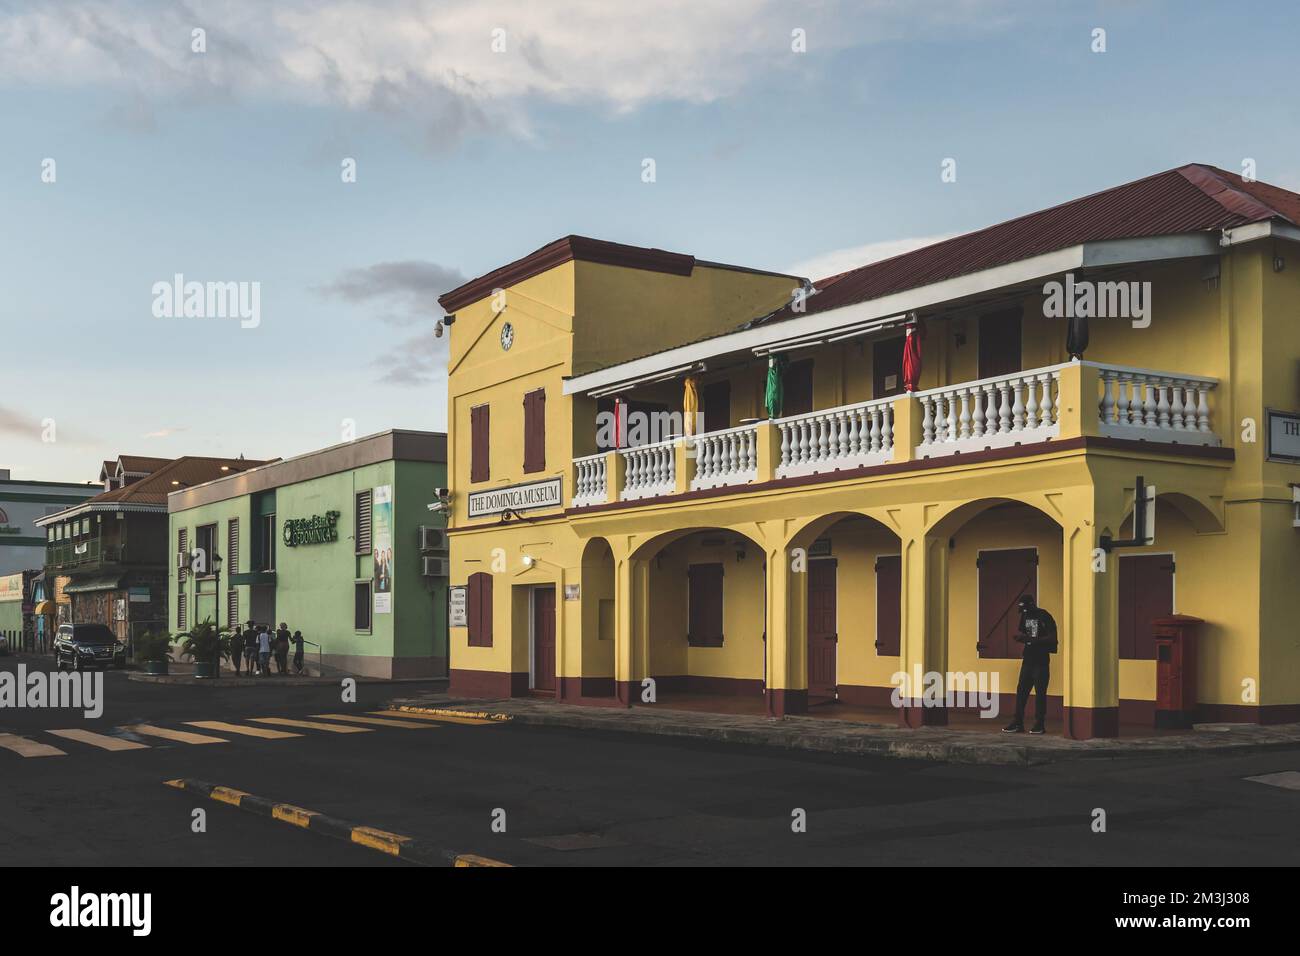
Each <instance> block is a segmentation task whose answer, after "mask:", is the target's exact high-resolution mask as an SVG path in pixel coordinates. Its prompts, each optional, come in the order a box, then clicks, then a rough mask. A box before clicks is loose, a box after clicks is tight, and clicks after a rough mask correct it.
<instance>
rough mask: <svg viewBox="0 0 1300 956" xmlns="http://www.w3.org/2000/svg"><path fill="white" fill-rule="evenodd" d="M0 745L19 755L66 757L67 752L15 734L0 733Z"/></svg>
mask: <svg viewBox="0 0 1300 956" xmlns="http://www.w3.org/2000/svg"><path fill="white" fill-rule="evenodd" d="M0 747H3V748H4V749H5V750H12V751H13V752H14V753H16V754H18V756H20V757H66V756H67V754H66V753H64V752H63V751H62V750H60V749H59V748H58V747H51V746H50V745H49V744H43V743H41V742H39V741H36V740H28V739H27V738H26V737H19V736H18V735H17V734H0Z"/></svg>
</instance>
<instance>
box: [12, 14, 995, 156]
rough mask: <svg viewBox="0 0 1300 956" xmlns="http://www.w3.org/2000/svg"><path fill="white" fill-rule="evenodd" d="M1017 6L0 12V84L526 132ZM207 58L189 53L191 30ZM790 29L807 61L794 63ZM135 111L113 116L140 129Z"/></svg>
mask: <svg viewBox="0 0 1300 956" xmlns="http://www.w3.org/2000/svg"><path fill="white" fill-rule="evenodd" d="M1013 7H1014V0H950V2H948V3H940V4H933V5H928V4H927V5H916V4H907V3H901V2H899V0H855V2H850V0H825V2H822V3H817V4H810V5H807V6H801V7H797V8H794V9H791V6H790V5H789V4H788V3H786V2H784V0H713V2H709V0H658V2H656V3H654V4H640V3H611V2H609V0H551V2H538V0H495V2H493V3H491V4H486V3H482V2H481V0H277V2H276V3H273V4H272V3H267V2H265V0H226V2H223V3H220V4H204V5H197V4H195V5H192V6H189V5H186V4H175V3H170V2H167V3H164V2H161V0H152V2H151V0H67V2H61V3H58V4H52V3H48V2H43V0H27V2H22V0H9V2H4V0H0V85H12V86H40V87H50V86H62V87H80V88H96V89H101V88H108V89H116V90H118V91H120V92H123V93H124V94H126V96H127V97H128V100H129V101H131V100H135V99H136V98H143V99H144V100H154V99H158V100H164V101H168V100H177V99H179V100H182V101H188V100H193V99H196V98H197V99H224V98H229V97H241V96H247V97H254V98H269V99H274V100H280V101H298V102H303V103H309V104H313V105H334V106H341V107H343V108H346V109H350V110H367V111H374V112H379V113H385V114H391V115H397V116H400V117H402V118H403V119H404V120H405V119H409V120H411V121H413V122H414V124H415V125H416V126H417V127H418V128H419V129H421V130H422V131H423V132H424V134H425V136H426V137H427V138H428V139H429V140H430V141H432V142H434V143H438V144H444V145H445V144H447V143H450V142H454V141H455V140H456V139H458V138H460V137H462V136H464V135H467V134H470V133H473V132H475V131H478V130H484V129H489V128H503V127H504V128H507V129H509V130H511V131H513V132H515V133H517V134H519V135H522V136H527V135H529V133H530V123H529V119H528V107H529V106H531V105H533V104H534V103H536V102H538V101H540V102H544V103H587V104H593V103H594V104H603V105H605V106H607V107H609V108H611V109H612V110H614V111H615V112H624V111H628V110H633V109H636V108H638V107H640V106H642V105H645V104H647V103H652V102H663V101H678V102H693V103H707V102H712V101H714V100H718V99H721V98H724V97H728V96H732V95H734V94H737V93H739V92H741V91H743V90H744V89H746V88H748V87H750V86H751V85H754V84H757V83H761V82H780V77H781V75H782V74H796V73H797V72H799V71H801V70H805V69H816V68H818V67H819V65H820V64H823V63H826V62H829V59H828V57H827V56H826V54H831V53H834V52H836V51H840V50H845V49H850V48H855V47H865V46H870V45H876V44H881V43H886V42H890V41H894V40H898V39H900V38H903V37H907V36H911V35H924V36H928V35H934V34H958V33H969V32H970V31H974V30H979V31H988V30H1000V29H1004V28H1005V27H1006V25H1007V22H1008V21H1009V20H1010V19H1011V17H1010V15H1009V14H1007V13H1006V11H1007V10H1010V9H1012V8H1013ZM196 28H198V29H203V30H205V31H206V47H207V48H206V51H205V52H193V51H192V49H191V34H192V31H193V30H194V29H196ZM794 30H803V31H805V34H806V37H807V52H806V53H794V52H792V49H791V47H792V31H794ZM151 118H152V114H151V112H150V111H149V109H148V108H147V107H146V106H144V105H143V104H141V103H140V102H133V103H132V105H131V106H130V107H129V108H128V109H126V110H125V111H124V113H123V119H124V121H125V122H128V123H131V124H135V125H140V124H144V125H146V127H147V124H148V123H149V122H150V121H151Z"/></svg>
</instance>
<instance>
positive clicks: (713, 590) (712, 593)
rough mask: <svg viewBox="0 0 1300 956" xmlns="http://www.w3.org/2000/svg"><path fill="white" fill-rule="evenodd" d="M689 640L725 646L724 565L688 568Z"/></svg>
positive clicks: (690, 641) (696, 565)
mask: <svg viewBox="0 0 1300 956" xmlns="http://www.w3.org/2000/svg"><path fill="white" fill-rule="evenodd" d="M686 582H687V596H686V603H687V607H688V610H687V619H688V623H687V632H686V639H687V642H688V643H690V644H691V645H693V646H695V647H721V646H722V565H721V564H692V565H690V566H689V567H688V568H687V569H686Z"/></svg>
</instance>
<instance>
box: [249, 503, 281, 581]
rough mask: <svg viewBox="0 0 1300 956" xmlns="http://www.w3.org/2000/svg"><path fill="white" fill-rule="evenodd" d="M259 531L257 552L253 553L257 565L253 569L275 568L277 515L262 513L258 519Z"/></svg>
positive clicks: (267, 569)
mask: <svg viewBox="0 0 1300 956" xmlns="http://www.w3.org/2000/svg"><path fill="white" fill-rule="evenodd" d="M257 521H258V528H259V533H258V536H257V553H256V554H255V555H253V557H254V559H255V560H256V563H257V567H255V568H251V569H250V570H253V571H274V570H275V515H273V514H269V515H262V516H261V517H259V518H258V519H257Z"/></svg>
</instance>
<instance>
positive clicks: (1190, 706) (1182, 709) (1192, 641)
mask: <svg viewBox="0 0 1300 956" xmlns="http://www.w3.org/2000/svg"><path fill="white" fill-rule="evenodd" d="M1204 623H1205V622H1204V621H1203V620H1201V619H1200V618H1199V617H1189V616H1188V615H1186V614H1173V615H1170V616H1169V617H1158V618H1156V619H1155V620H1153V621H1152V622H1151V626H1152V627H1153V628H1155V639H1156V726H1157V727H1190V726H1191V725H1192V723H1193V721H1195V720H1196V707H1197V699H1196V637H1197V628H1198V627H1199V626H1200V625H1202V624H1204Z"/></svg>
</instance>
